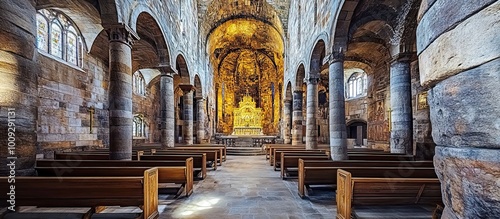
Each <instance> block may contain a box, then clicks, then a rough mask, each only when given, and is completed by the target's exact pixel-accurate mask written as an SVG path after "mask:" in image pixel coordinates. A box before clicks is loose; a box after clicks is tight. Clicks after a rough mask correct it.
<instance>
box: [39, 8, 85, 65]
mask: <svg viewBox="0 0 500 219" xmlns="http://www.w3.org/2000/svg"><path fill="white" fill-rule="evenodd" d="M36 24H37V41H36V46H37V48H38V50H40V51H43V52H45V53H47V54H50V55H52V56H54V57H57V58H59V59H62V60H64V61H66V62H68V63H71V64H73V65H76V66H79V67H81V66H82V53H83V42H82V39H83V38H82V37H81V35H80V33H79V31H78V30H77V28H76V25H75V24H74V23H73V22H72V21H71V20H70V19H69V18H68V17H67V16H66V15H64V14H62V13H61V12H58V11H55V10H48V9H41V10H38V13H37V14H36Z"/></svg>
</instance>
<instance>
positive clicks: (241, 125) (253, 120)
mask: <svg viewBox="0 0 500 219" xmlns="http://www.w3.org/2000/svg"><path fill="white" fill-rule="evenodd" d="M256 105H257V104H256V103H255V101H254V100H253V98H252V97H251V96H250V95H248V93H247V94H246V95H245V96H243V100H242V101H241V102H240V103H239V108H236V109H234V117H233V118H234V120H233V124H234V128H233V135H262V109H261V108H257V107H256Z"/></svg>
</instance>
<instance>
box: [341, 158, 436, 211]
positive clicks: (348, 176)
mask: <svg viewBox="0 0 500 219" xmlns="http://www.w3.org/2000/svg"><path fill="white" fill-rule="evenodd" d="M351 171H352V170H344V169H343V168H342V169H339V170H338V172H337V195H336V201H337V218H338V219H350V218H352V217H354V218H357V219H363V218H370V219H374V218H380V219H390V218H396V217H397V218H433V211H432V209H433V207H436V206H437V205H442V201H441V187H440V183H439V180H438V179H437V178H420V177H419V178H371V177H363V176H359V177H358V175H359V174H356V173H352V172H351ZM393 209H398V210H399V211H398V212H397V213H395V212H394V210H393ZM351 216H352V217H351Z"/></svg>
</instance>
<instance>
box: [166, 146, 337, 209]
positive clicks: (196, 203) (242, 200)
mask: <svg viewBox="0 0 500 219" xmlns="http://www.w3.org/2000/svg"><path fill="white" fill-rule="evenodd" d="M334 196H335V195H334V193H333V192H332V191H322V192H317V193H315V195H311V196H310V198H308V199H301V198H300V197H299V196H298V195H297V182H296V180H287V181H285V180H282V179H281V178H280V176H279V172H277V171H274V170H273V168H272V167H271V166H269V164H268V163H267V162H266V160H265V158H264V156H228V158H227V161H226V162H225V163H224V164H223V166H222V167H221V168H218V169H217V171H210V172H209V174H208V177H207V178H206V179H205V180H202V181H198V182H195V187H194V193H193V194H192V195H191V196H190V197H188V198H179V199H172V198H171V197H165V196H160V204H161V206H160V209H159V210H160V212H161V214H160V218H161V219H167V218H210V219H223V218H230V219H238V218H249V219H250V218H256V219H265V218H270V219H278V218H307V219H313V218H335V214H336V206H335V205H334Z"/></svg>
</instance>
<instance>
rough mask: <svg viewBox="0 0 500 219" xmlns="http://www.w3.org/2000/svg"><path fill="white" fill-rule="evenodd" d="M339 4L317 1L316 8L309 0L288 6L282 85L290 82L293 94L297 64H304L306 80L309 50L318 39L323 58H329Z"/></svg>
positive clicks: (309, 57) (293, 2)
mask: <svg viewBox="0 0 500 219" xmlns="http://www.w3.org/2000/svg"><path fill="white" fill-rule="evenodd" d="M339 4H340V2H337V1H318V4H317V7H314V3H313V1H309V0H300V1H292V2H291V3H290V12H289V18H288V28H287V29H288V36H287V37H286V40H285V48H286V51H285V53H286V54H285V56H286V59H285V79H284V84H288V82H289V81H290V82H292V84H293V89H292V90H296V88H295V86H296V84H295V81H296V80H295V78H296V74H297V70H298V68H299V65H300V64H304V67H305V69H306V77H307V75H308V74H309V62H310V61H311V54H312V50H313V49H314V46H315V45H316V43H317V41H318V40H319V39H323V41H324V42H325V48H326V54H329V52H330V50H331V48H330V47H331V45H330V37H331V35H332V33H331V31H332V28H331V27H332V24H333V21H334V20H335V19H334V18H335V17H334V16H335V13H334V12H335V11H336V10H338V7H339ZM304 96H305V95H304ZM304 103H305V102H304ZM304 115H305V114H304Z"/></svg>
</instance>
